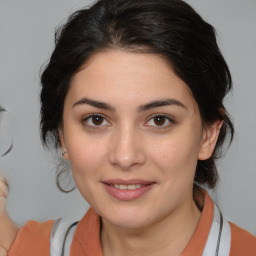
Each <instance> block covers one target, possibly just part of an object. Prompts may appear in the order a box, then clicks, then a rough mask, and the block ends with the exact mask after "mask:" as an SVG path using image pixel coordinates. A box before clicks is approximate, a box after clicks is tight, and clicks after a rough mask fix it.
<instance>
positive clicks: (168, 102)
mask: <svg viewBox="0 0 256 256" xmlns="http://www.w3.org/2000/svg"><path fill="white" fill-rule="evenodd" d="M172 105H174V106H178V107H182V108H185V109H187V107H186V106H185V105H184V104H183V103H181V102H180V101H178V100H175V99H164V100H155V101H152V102H149V103H147V104H145V105H141V106H139V108H138V111H139V112H142V111H146V110H149V109H152V108H157V107H163V106H172Z"/></svg>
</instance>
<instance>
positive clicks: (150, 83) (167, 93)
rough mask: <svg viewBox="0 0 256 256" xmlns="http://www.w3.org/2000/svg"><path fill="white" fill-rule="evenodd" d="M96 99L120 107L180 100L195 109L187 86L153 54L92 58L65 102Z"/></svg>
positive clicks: (112, 54) (111, 52) (112, 52)
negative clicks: (86, 98) (82, 98)
mask: <svg viewBox="0 0 256 256" xmlns="http://www.w3.org/2000/svg"><path fill="white" fill-rule="evenodd" d="M81 97H89V98H94V99H95V97H96V99H97V100H100V101H104V102H113V103H114V101H117V100H118V99H119V100H120V101H119V102H122V103H123V104H124V103H125V102H128V101H129V102H130V103H131V104H136V103H138V104H139V103H144V102H147V101H152V100H158V99H160V98H161V99H163V98H167V97H168V98H174V99H176V100H179V101H182V103H183V104H184V105H186V106H187V107H190V108H191V107H192V108H194V105H195V104H196V103H195V100H194V98H193V96H192V93H191V91H190V89H189V87H188V86H187V85H186V83H185V82H183V81H182V80H181V79H180V78H179V77H178V76H177V75H176V74H175V73H174V72H173V70H172V68H171V66H170V65H169V64H168V63H167V62H166V61H165V60H164V59H163V58H161V57H159V56H158V55H156V54H149V53H133V52H126V51H117V50H109V51H104V52H99V53H97V54H95V55H93V56H92V57H91V58H90V59H89V61H87V62H86V64H84V65H83V66H82V67H81V69H80V70H79V72H77V73H76V74H75V75H74V77H73V78H72V80H71V84H70V90H69V92H68V95H67V98H68V100H79V98H81Z"/></svg>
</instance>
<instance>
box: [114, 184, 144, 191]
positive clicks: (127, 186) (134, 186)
mask: <svg viewBox="0 0 256 256" xmlns="http://www.w3.org/2000/svg"><path fill="white" fill-rule="evenodd" d="M110 186H111V187H115V188H117V189H121V190H125V189H129V190H134V189H137V188H141V187H142V185H141V184H132V185H123V184H114V185H113V184H110Z"/></svg>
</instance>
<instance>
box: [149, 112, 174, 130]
mask: <svg viewBox="0 0 256 256" xmlns="http://www.w3.org/2000/svg"><path fill="white" fill-rule="evenodd" d="M155 117H164V118H166V119H167V120H168V121H169V122H170V123H172V124H174V123H175V121H174V119H173V117H171V116H169V115H167V114H163V113H159V114H153V115H151V116H150V117H149V118H148V119H147V121H146V124H147V123H148V122H149V121H150V120H152V119H153V118H155ZM148 126H150V127H153V128H154V129H164V128H169V126H170V124H168V125H162V126H161V125H159V126H158V125H148Z"/></svg>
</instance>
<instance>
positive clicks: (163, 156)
mask: <svg viewBox="0 0 256 256" xmlns="http://www.w3.org/2000/svg"><path fill="white" fill-rule="evenodd" d="M149 154H150V158H151V159H152V161H153V162H154V163H155V165H157V167H158V168H159V169H160V170H162V171H163V172H165V174H166V175H172V176H176V175H177V176H181V177H182V178H183V177H185V176H184V175H186V177H188V176H189V177H190V178H193V176H194V172H195V169H196V165H197V156H198V139H197V138H195V136H194V135H193V134H191V132H189V131H186V132H181V133H175V134H171V135H170V136H168V137H166V138H163V139H162V140H158V141H157V142H156V143H155V144H154V146H153V147H151V149H150V150H149Z"/></svg>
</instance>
